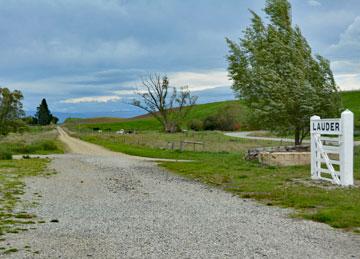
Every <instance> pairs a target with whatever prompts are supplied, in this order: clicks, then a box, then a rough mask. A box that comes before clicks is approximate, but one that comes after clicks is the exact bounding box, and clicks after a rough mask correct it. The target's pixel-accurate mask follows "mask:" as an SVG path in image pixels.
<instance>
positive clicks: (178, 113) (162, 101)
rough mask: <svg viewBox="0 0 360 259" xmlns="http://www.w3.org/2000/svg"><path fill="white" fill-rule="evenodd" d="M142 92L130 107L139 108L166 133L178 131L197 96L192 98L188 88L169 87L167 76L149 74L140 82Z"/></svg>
mask: <svg viewBox="0 0 360 259" xmlns="http://www.w3.org/2000/svg"><path fill="white" fill-rule="evenodd" d="M142 84H143V88H144V89H143V90H142V91H139V92H137V94H138V95H139V96H140V99H135V100H133V102H132V105H134V106H136V107H139V108H141V109H143V110H145V111H147V112H148V113H150V114H151V115H152V116H153V117H155V118H156V119H157V120H158V121H159V122H160V123H161V125H162V127H163V130H164V131H166V132H170V133H172V132H176V131H179V130H180V127H181V124H182V122H183V120H184V118H185V117H186V116H187V115H188V114H189V112H190V111H191V109H192V107H193V106H194V104H195V103H196V100H197V96H192V95H191V93H190V90H189V89H188V87H181V88H180V91H178V90H177V89H176V87H170V83H169V79H168V78H167V76H161V75H159V74H150V75H149V76H148V77H147V78H145V79H143V80H142Z"/></svg>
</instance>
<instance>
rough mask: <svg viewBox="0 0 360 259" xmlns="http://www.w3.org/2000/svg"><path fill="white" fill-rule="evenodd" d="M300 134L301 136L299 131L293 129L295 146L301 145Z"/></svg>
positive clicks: (298, 129)
mask: <svg viewBox="0 0 360 259" xmlns="http://www.w3.org/2000/svg"><path fill="white" fill-rule="evenodd" d="M300 134H301V129H300V128H296V129H295V146H299V145H301V142H302V139H301V137H300Z"/></svg>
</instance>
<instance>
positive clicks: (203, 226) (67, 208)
mask: <svg viewBox="0 0 360 259" xmlns="http://www.w3.org/2000/svg"><path fill="white" fill-rule="evenodd" d="M59 132H60V134H61V136H60V139H61V140H62V141H63V142H64V143H66V144H67V145H68V147H69V149H70V152H71V153H69V154H65V155H54V156H53V158H54V159H53V161H52V163H51V167H52V168H53V169H55V170H56V171H57V174H56V175H54V176H52V177H49V178H40V177H39V178H29V179H28V181H27V183H26V184H27V192H26V195H25V198H26V199H31V194H33V193H39V194H41V196H42V198H40V199H39V201H38V202H39V206H37V207H35V208H33V209H32V210H33V212H34V213H35V214H37V215H38V216H39V217H40V218H41V219H43V220H44V221H45V222H46V223H44V224H37V225H36V229H34V230H30V231H27V232H23V233H21V234H12V235H9V236H7V241H6V242H7V243H9V244H11V246H13V247H17V248H19V249H20V251H19V252H17V253H13V254H10V255H7V256H6V258H230V257H231V258H263V257H270V258H352V257H358V256H359V254H360V236H357V235H353V234H351V233H345V232H342V231H337V230H334V229H332V228H330V227H329V226H327V225H325V224H320V223H315V222H311V221H304V220H295V219H291V218H289V217H288V214H289V213H291V212H292V210H287V209H280V208H276V207H269V206H264V205H260V204H258V203H256V202H253V201H250V200H243V199H241V198H238V197H236V196H233V195H231V194H229V193H226V192H223V191H221V190H218V189H214V188H211V187H208V186H205V185H203V184H200V183H197V182H194V181H190V180H186V179H184V178H181V177H178V176H176V175H174V174H172V173H169V172H167V171H165V170H163V169H160V168H159V167H158V166H157V165H156V164H155V163H154V162H152V161H149V160H148V159H143V158H137V157H131V156H127V155H123V154H119V153H114V152H111V151H108V150H106V149H103V148H101V147H98V146H96V145H93V144H89V143H86V142H83V141H81V140H78V139H74V138H72V137H70V136H68V135H67V134H66V133H65V132H64V131H63V130H62V129H59ZM54 219H56V220H58V222H57V223H51V222H50V221H51V220H54ZM26 245H29V246H30V247H31V249H30V250H31V251H39V254H34V253H33V252H27V251H26V250H25V249H22V248H23V247H25V246H26Z"/></svg>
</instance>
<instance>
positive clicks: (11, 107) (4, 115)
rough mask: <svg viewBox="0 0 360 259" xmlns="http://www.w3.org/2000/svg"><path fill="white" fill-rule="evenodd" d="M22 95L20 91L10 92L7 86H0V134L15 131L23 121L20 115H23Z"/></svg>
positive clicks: (21, 126) (21, 125)
mask: <svg viewBox="0 0 360 259" xmlns="http://www.w3.org/2000/svg"><path fill="white" fill-rule="evenodd" d="M22 99H23V95H22V93H21V92H20V91H18V90H15V91H13V92H11V91H10V90H9V89H8V88H0V134H1V135H7V134H8V133H9V132H17V131H18V130H20V129H22V128H23V126H24V123H23V122H22V120H21V117H22V116H24V115H25V113H24V111H23V106H22V102H21V101H22Z"/></svg>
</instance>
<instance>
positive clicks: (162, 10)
mask: <svg viewBox="0 0 360 259" xmlns="http://www.w3.org/2000/svg"><path fill="white" fill-rule="evenodd" d="M264 2H265V1H264V0H227V1H222V0H197V1H193V0H0V35H1V40H0V85H1V86H5V87H9V88H12V89H20V90H22V91H23V93H24V95H25V100H24V104H25V109H26V110H34V109H35V107H36V106H37V105H38V103H39V102H40V101H41V98H43V97H45V98H46V99H47V100H48V102H49V104H50V107H51V109H52V110H53V111H57V112H65V113H89V114H90V113H103V114H109V113H116V114H117V115H118V116H124V117H126V116H131V115H133V114H134V113H138V112H139V111H138V110H134V108H133V107H131V106H129V105H127V104H126V103H127V102H129V98H131V95H132V93H133V90H134V88H136V87H139V86H140V84H139V82H138V81H139V77H140V76H142V75H145V74H147V73H151V72H161V73H167V74H168V75H169V77H170V81H171V83H172V84H173V85H177V86H181V85H189V86H190V88H191V89H192V90H193V91H195V92H196V93H197V94H198V95H199V96H200V102H207V101H217V100H226V99H232V98H234V97H233V94H232V91H231V90H230V87H229V86H230V85H231V82H230V81H229V80H228V78H227V73H226V67H227V63H226V59H225V56H226V54H227V46H226V44H225V41H224V38H225V37H229V38H231V39H237V38H239V37H240V36H241V34H242V31H243V30H244V28H245V27H246V26H247V25H248V24H249V18H250V15H249V11H248V9H252V10H254V11H256V12H258V13H261V9H262V8H263V6H264ZM291 3H292V7H293V20H294V23H295V24H298V25H300V27H301V29H302V31H303V33H304V35H305V36H306V37H307V39H308V41H309V43H310V44H311V46H312V48H313V50H314V52H315V53H319V54H321V55H323V56H325V57H327V58H328V59H330V60H331V62H332V68H333V70H334V73H335V76H336V80H337V83H338V85H339V87H340V88H341V89H344V90H345V89H346V90H349V89H360V1H359V0H346V1H343V0H331V1H328V0H292V1H291Z"/></svg>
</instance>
